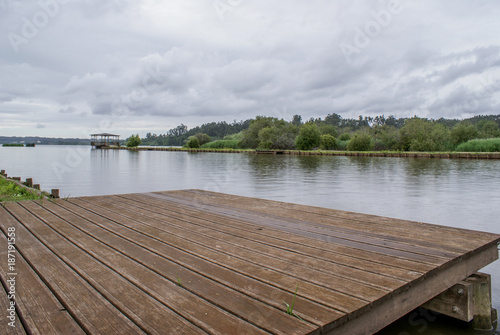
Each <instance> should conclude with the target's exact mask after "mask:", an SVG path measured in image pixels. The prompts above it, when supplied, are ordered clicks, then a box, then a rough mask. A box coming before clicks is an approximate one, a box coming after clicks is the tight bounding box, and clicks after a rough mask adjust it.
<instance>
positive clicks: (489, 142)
mask: <svg viewBox="0 0 500 335" xmlns="http://www.w3.org/2000/svg"><path fill="white" fill-rule="evenodd" d="M457 151H461V152H500V138H488V139H477V140H470V141H468V142H466V143H462V144H460V145H459V146H458V147H457Z"/></svg>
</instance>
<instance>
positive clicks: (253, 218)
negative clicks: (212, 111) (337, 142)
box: [147, 193, 459, 264]
mask: <svg viewBox="0 0 500 335" xmlns="http://www.w3.org/2000/svg"><path fill="white" fill-rule="evenodd" d="M147 195H149V196H152V197H157V198H160V199H161V200H167V201H173V202H175V203H176V206H182V205H184V206H187V208H189V207H192V200H189V199H179V198H177V197H172V196H170V195H166V194H157V193H148V194H147ZM148 202H151V201H148ZM209 210H210V212H211V213H214V212H215V213H218V214H222V215H224V216H229V217H233V218H238V219H243V220H245V221H247V222H252V223H253V224H254V225H255V224H258V225H261V226H264V227H272V228H274V229H278V230H283V231H286V232H289V233H294V234H298V235H302V236H308V237H312V238H315V239H319V240H327V241H338V242H339V243H344V244H345V245H349V246H354V247H357V248H363V249H368V248H369V249H370V250H371V251H377V252H379V253H384V254H388V253H391V254H393V255H395V256H399V257H406V258H409V257H411V258H414V259H417V258H418V260H419V261H423V262H428V263H430V264H441V263H442V261H443V259H446V258H448V257H453V256H458V255H459V254H458V253H450V252H447V251H440V250H435V249H434V250H433V249H432V248H429V247H422V246H419V245H408V244H404V243H399V242H397V241H396V242H394V241H390V240H388V239H381V238H375V237H367V236H363V235H362V234H352V233H344V232H341V231H338V230H328V229H322V228H318V227H317V226H318V225H315V226H307V225H306V224H305V223H304V222H297V221H296V220H293V219H287V220H283V219H280V218H277V217H276V216H274V217H271V216H269V215H266V216H264V215H262V214H260V213H259V214H258V213H255V212H245V213H243V212H242V211H241V210H239V211H235V210H233V209H231V208H229V207H228V206H226V207H225V208H217V206H213V205H209ZM294 221H295V222H294Z"/></svg>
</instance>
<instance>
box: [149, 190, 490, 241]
mask: <svg viewBox="0 0 500 335" xmlns="http://www.w3.org/2000/svg"><path fill="white" fill-rule="evenodd" d="M155 193H157V194H169V195H171V196H175V197H182V198H187V199H193V198H194V199H195V201H196V202H197V203H199V204H200V205H203V204H219V205H227V204H230V206H231V207H234V208H241V209H246V210H251V211H258V212H262V213H268V214H277V213H279V216H282V217H286V218H289V219H297V218H299V219H302V220H303V221H305V222H311V223H312V222H314V223H322V224H325V225H329V226H332V227H333V228H335V229H338V228H347V229H349V230H358V232H360V233H367V232H375V233H377V234H380V233H382V234H381V236H385V237H386V238H391V237H397V238H398V240H405V241H407V243H410V244H411V243H413V242H414V241H413V239H411V238H408V231H409V230H411V231H413V232H414V233H418V236H419V239H418V240H419V243H422V242H430V243H432V244H430V245H432V246H433V247H437V248H440V246H441V248H445V250H449V249H455V250H456V251H460V250H463V248H464V245H471V243H472V245H475V244H474V243H479V245H480V244H481V242H482V239H483V238H484V237H485V236H487V234H488V233H483V232H478V231H471V230H465V229H461V228H454V227H446V226H438V225H433V224H427V223H422V222H414V221H408V220H401V219H394V218H387V217H380V216H375V215H368V214H360V213H353V212H347V211H340V210H332V209H327V208H320V207H314V206H304V205H299V204H291V203H284V202H279V201H271V200H263V199H252V198H247V197H241V196H233V195H228V194H223V193H215V192H208V191H200V190H182V191H173V192H155ZM381 223H382V224H381ZM444 234H453V236H454V238H453V239H446V240H445V241H443V240H442V239H441V237H442V236H443V235H444Z"/></svg>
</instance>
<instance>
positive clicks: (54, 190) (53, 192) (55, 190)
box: [50, 188, 59, 199]
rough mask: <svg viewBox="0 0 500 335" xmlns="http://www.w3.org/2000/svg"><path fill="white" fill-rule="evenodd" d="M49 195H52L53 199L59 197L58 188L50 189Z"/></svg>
mask: <svg viewBox="0 0 500 335" xmlns="http://www.w3.org/2000/svg"><path fill="white" fill-rule="evenodd" d="M50 193H51V195H52V198H55V199H59V189H57V188H53V189H52V190H51V191H50Z"/></svg>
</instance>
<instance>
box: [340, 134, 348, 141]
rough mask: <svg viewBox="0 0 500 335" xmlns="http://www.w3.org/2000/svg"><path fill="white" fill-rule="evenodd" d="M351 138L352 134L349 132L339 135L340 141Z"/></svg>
mask: <svg viewBox="0 0 500 335" xmlns="http://www.w3.org/2000/svg"><path fill="white" fill-rule="evenodd" d="M350 139H351V134H349V133H343V134H340V136H339V140H340V141H349V140H350Z"/></svg>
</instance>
